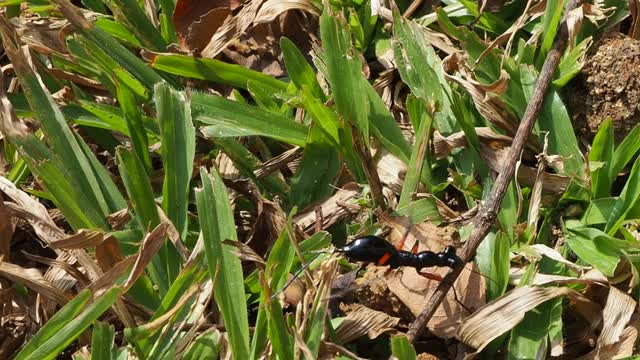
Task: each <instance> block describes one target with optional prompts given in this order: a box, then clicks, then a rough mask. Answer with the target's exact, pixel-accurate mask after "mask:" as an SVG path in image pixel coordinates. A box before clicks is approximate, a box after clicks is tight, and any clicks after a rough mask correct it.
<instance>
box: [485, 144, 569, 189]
mask: <svg viewBox="0 0 640 360" xmlns="http://www.w3.org/2000/svg"><path fill="white" fill-rule="evenodd" d="M508 149H509V148H504V149H491V148H489V147H487V146H483V145H481V147H480V156H482V159H483V160H484V161H485V163H486V164H487V165H489V167H490V168H491V170H493V171H496V172H500V171H502V166H503V164H504V158H505V156H506V155H507V152H508ZM536 174H537V169H535V168H532V167H530V166H525V165H520V166H519V167H518V173H517V178H518V182H519V183H521V184H523V185H525V186H529V187H531V186H533V184H534V179H535V178H536ZM544 179H545V181H544V184H543V187H542V189H543V191H544V192H548V193H552V194H562V193H563V192H564V191H565V190H566V189H567V187H568V186H569V182H570V181H571V178H569V177H568V176H564V175H558V174H551V173H547V172H545V174H544Z"/></svg>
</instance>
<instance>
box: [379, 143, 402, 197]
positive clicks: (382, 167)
mask: <svg viewBox="0 0 640 360" xmlns="http://www.w3.org/2000/svg"><path fill="white" fill-rule="evenodd" d="M376 157H378V163H377V170H378V177H380V182H381V183H382V184H383V185H384V186H385V187H388V188H389V189H391V190H392V191H393V192H394V193H396V194H398V195H399V194H400V193H402V185H403V184H404V177H405V175H406V173H407V164H405V163H404V161H402V160H401V159H400V158H399V157H397V156H395V155H393V154H392V153H390V152H389V151H387V150H386V149H381V150H380V152H378V154H376Z"/></svg>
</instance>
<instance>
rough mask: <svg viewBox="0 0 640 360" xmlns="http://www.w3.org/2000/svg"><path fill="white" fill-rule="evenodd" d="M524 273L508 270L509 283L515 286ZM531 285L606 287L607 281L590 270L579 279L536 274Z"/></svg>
mask: <svg viewBox="0 0 640 360" xmlns="http://www.w3.org/2000/svg"><path fill="white" fill-rule="evenodd" d="M525 272H526V270H525V269H523V268H511V269H510V270H509V279H510V281H511V283H512V284H514V285H516V286H517V285H518V284H519V283H520V279H522V276H524V274H525ZM531 284H532V285H538V286H542V285H549V284H556V285H564V284H590V285H603V286H608V285H609V280H608V279H607V277H606V276H604V274H602V273H601V272H600V271H599V270H597V269H592V270H590V271H588V272H586V273H585V274H583V275H581V276H580V277H573V276H563V275H551V274H541V273H536V274H535V275H534V277H533V279H532V280H531Z"/></svg>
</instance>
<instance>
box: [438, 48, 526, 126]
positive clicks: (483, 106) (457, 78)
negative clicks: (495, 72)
mask: <svg viewBox="0 0 640 360" xmlns="http://www.w3.org/2000/svg"><path fill="white" fill-rule="evenodd" d="M442 65H443V67H444V69H445V77H446V78H447V79H449V80H451V81H454V82H457V83H458V84H460V85H462V87H463V88H464V89H465V90H466V91H467V92H468V93H469V95H471V98H472V99H473V103H474V104H475V106H476V108H477V109H478V112H480V114H481V115H482V116H483V117H484V118H485V119H487V120H488V121H489V122H491V123H492V124H494V125H495V126H497V127H499V128H500V129H502V130H504V131H506V132H507V134H509V135H514V134H515V133H516V130H517V129H518V123H519V121H518V119H517V118H516V116H515V115H514V114H513V113H512V112H511V111H510V110H509V109H508V108H507V106H506V105H505V104H504V103H503V102H502V100H500V98H498V97H497V96H492V95H491V93H492V92H494V91H504V90H505V85H504V82H505V81H508V77H507V76H505V75H504V74H502V75H501V77H500V79H498V80H496V82H495V83H493V84H490V85H484V84H481V83H480V82H478V81H476V80H474V79H473V77H472V75H471V72H470V71H468V70H466V67H465V64H464V63H463V61H462V59H461V58H460V55H459V54H458V53H453V54H451V55H449V56H447V57H446V58H445V59H444V60H443V63H442ZM455 72H459V73H460V75H451V74H454V73H455Z"/></svg>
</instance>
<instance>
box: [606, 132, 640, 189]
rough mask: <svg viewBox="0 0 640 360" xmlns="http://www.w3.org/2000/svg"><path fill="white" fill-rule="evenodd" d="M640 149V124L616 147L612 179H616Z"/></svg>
mask: <svg viewBox="0 0 640 360" xmlns="http://www.w3.org/2000/svg"><path fill="white" fill-rule="evenodd" d="M638 150H640V125H636V126H634V127H633V129H632V130H631V131H629V133H628V134H627V136H626V137H625V138H624V139H623V140H622V142H621V143H620V145H618V147H616V150H615V151H614V153H613V159H612V165H611V179H615V178H616V177H617V176H618V173H620V172H621V171H622V170H623V169H624V168H625V166H627V164H628V163H629V161H631V159H633V157H634V156H635V155H636V154H637V153H638Z"/></svg>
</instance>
